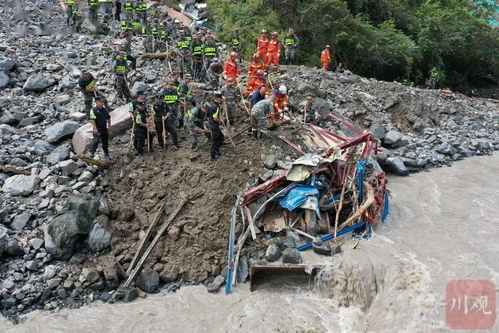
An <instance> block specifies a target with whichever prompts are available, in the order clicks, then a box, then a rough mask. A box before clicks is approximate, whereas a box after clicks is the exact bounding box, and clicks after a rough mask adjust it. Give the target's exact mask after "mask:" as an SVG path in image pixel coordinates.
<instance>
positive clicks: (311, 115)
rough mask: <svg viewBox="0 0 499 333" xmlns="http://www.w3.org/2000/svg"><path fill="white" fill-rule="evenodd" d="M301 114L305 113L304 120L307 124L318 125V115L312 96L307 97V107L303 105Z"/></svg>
mask: <svg viewBox="0 0 499 333" xmlns="http://www.w3.org/2000/svg"><path fill="white" fill-rule="evenodd" d="M301 113H303V117H302V119H304V120H305V122H306V123H309V124H313V125H316V124H317V119H318V114H317V110H316V108H315V105H314V99H313V98H312V96H307V99H306V101H305V105H303V107H302V109H301Z"/></svg>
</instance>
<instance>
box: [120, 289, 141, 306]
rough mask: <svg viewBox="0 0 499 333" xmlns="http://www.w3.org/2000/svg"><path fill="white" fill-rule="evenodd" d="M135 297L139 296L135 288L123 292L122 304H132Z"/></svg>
mask: <svg viewBox="0 0 499 333" xmlns="http://www.w3.org/2000/svg"><path fill="white" fill-rule="evenodd" d="M137 297H139V294H138V292H137V289H136V288H127V289H125V290H123V302H125V303H130V302H133V301H134V300H135V299H136V298H137Z"/></svg>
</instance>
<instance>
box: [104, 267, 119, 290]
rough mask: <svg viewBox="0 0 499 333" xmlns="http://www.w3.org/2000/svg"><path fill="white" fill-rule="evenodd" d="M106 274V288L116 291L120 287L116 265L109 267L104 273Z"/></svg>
mask: <svg viewBox="0 0 499 333" xmlns="http://www.w3.org/2000/svg"><path fill="white" fill-rule="evenodd" d="M102 272H103V273H104V279H105V280H106V286H107V287H108V288H109V289H115V288H116V287H118V285H119V282H120V281H119V278H118V272H117V271H116V267H115V265H110V266H107V267H105V268H104V269H103V271H102Z"/></svg>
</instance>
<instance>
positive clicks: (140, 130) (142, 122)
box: [134, 101, 150, 155]
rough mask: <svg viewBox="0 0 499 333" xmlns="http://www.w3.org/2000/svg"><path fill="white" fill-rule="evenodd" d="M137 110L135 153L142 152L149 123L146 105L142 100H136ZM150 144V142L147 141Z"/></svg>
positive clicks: (140, 153) (139, 153)
mask: <svg viewBox="0 0 499 333" xmlns="http://www.w3.org/2000/svg"><path fill="white" fill-rule="evenodd" d="M136 106H137V111H136V114H135V117H134V119H135V142H136V145H135V149H137V155H142V154H144V146H145V141H146V138H147V137H148V135H147V133H148V131H149V127H150V125H149V123H148V122H147V118H148V117H149V114H148V113H147V110H146V105H145V103H144V102H141V101H137V102H136ZM149 144H150V143H149Z"/></svg>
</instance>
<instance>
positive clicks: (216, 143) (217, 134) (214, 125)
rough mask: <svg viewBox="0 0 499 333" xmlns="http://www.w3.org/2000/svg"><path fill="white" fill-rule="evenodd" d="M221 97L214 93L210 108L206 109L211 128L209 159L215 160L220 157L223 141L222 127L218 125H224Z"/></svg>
mask: <svg viewBox="0 0 499 333" xmlns="http://www.w3.org/2000/svg"><path fill="white" fill-rule="evenodd" d="M222 100H223V97H222V94H218V93H216V94H215V97H214V98H213V103H211V105H210V108H209V109H208V114H207V117H208V125H209V126H210V130H211V139H212V143H211V150H210V152H211V160H212V161H215V160H217V159H219V158H220V155H221V154H220V147H222V144H223V143H224V139H225V137H224V135H223V133H222V129H221V128H220V126H224V125H225V124H224V121H223V120H222V119H221V112H220V111H221V106H220V104H221V103H222Z"/></svg>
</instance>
